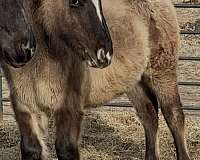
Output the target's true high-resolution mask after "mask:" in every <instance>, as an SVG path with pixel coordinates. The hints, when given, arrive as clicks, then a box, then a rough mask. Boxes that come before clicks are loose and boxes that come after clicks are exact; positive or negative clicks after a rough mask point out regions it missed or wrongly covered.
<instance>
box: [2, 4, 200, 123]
mask: <svg viewBox="0 0 200 160" xmlns="http://www.w3.org/2000/svg"><path fill="white" fill-rule="evenodd" d="M175 7H176V8H187V9H190V8H197V9H200V4H175ZM180 34H181V35H200V31H181V33H180ZM179 60H180V61H199V62H200V57H192V56H190V57H188V56H180V57H179ZM179 86H194V87H195V86H199V87H200V81H191V82H190V81H187V82H179ZM2 92H3V74H2V72H1V73H0V120H2V119H3V102H9V101H10V99H9V98H4V97H3V93H2ZM106 106H115V107H130V106H132V104H131V103H130V102H129V101H128V100H127V99H126V98H124V99H123V100H122V99H121V100H120V99H119V100H113V101H111V102H109V103H107V104H106ZM184 109H185V110H194V111H195V110H200V106H199V107H195V108H194V107H193V106H184Z"/></svg>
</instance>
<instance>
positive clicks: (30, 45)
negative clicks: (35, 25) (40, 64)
mask: <svg viewBox="0 0 200 160" xmlns="http://www.w3.org/2000/svg"><path fill="white" fill-rule="evenodd" d="M35 48H36V44H35V39H34V35H33V32H32V29H31V26H30V24H29V22H27V20H26V16H25V10H24V9H23V7H22V6H21V4H20V1H18V0H0V57H1V58H0V63H1V64H2V63H3V64H8V65H11V66H13V67H14V68H19V67H22V66H24V65H25V64H26V63H27V62H29V61H30V60H31V58H32V56H33V55H34V51H35Z"/></svg>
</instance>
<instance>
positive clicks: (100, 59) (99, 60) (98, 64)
mask: <svg viewBox="0 0 200 160" xmlns="http://www.w3.org/2000/svg"><path fill="white" fill-rule="evenodd" d="M84 55H85V56H84V59H85V60H86V63H87V65H88V66H89V67H92V68H99V69H103V68H106V67H108V66H109V65H110V64H111V60H112V56H111V54H110V53H109V52H108V53H106V54H104V51H102V49H100V50H98V51H97V55H95V56H91V54H90V53H89V52H88V51H85V52H84Z"/></svg>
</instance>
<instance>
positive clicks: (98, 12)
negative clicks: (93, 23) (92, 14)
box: [92, 0, 103, 23]
mask: <svg viewBox="0 0 200 160" xmlns="http://www.w3.org/2000/svg"><path fill="white" fill-rule="evenodd" d="M92 3H93V4H94V6H95V8H96V11H97V15H98V17H99V20H100V22H101V23H102V22H103V17H102V15H101V9H100V2H99V0H92Z"/></svg>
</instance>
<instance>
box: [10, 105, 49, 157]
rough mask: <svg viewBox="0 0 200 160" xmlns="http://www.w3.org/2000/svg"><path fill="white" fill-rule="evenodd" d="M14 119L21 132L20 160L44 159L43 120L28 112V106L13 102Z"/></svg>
mask: <svg viewBox="0 0 200 160" xmlns="http://www.w3.org/2000/svg"><path fill="white" fill-rule="evenodd" d="M13 108H14V111H15V115H16V120H17V123H18V125H19V129H20V133H21V155H22V160H46V159H47V155H46V146H45V143H44V141H43V133H44V130H45V129H44V126H43V124H44V120H42V121H40V120H41V116H39V115H38V114H35V113H32V112H30V110H28V107H27V106H25V105H23V104H20V105H16V104H13Z"/></svg>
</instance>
